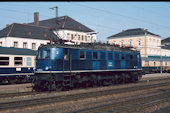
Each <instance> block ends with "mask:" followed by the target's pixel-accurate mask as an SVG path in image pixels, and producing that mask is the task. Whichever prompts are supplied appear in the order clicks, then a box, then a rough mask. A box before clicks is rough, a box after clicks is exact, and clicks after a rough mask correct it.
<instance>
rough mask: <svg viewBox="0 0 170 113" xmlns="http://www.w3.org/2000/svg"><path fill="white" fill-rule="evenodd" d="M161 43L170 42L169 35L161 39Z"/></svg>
mask: <svg viewBox="0 0 170 113" xmlns="http://www.w3.org/2000/svg"><path fill="white" fill-rule="evenodd" d="M161 43H170V37H168V38H165V39H162V40H161Z"/></svg>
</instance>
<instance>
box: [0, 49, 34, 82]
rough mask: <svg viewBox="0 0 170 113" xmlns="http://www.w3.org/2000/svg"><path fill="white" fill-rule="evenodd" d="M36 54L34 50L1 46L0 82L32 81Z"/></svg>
mask: <svg viewBox="0 0 170 113" xmlns="http://www.w3.org/2000/svg"><path fill="white" fill-rule="evenodd" d="M35 56H36V51H34V50H30V49H23V48H13V47H0V84H6V83H11V84H12V83H24V82H30V76H32V75H34V68H35Z"/></svg>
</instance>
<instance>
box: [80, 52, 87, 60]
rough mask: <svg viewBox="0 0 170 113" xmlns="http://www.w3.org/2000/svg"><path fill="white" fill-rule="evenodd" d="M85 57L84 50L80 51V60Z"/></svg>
mask: <svg viewBox="0 0 170 113" xmlns="http://www.w3.org/2000/svg"><path fill="white" fill-rule="evenodd" d="M85 59H86V53H85V51H80V60H85Z"/></svg>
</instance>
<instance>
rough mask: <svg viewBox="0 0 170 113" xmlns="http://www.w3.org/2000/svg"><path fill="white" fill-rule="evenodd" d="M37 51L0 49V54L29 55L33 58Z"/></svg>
mask: <svg viewBox="0 0 170 113" xmlns="http://www.w3.org/2000/svg"><path fill="white" fill-rule="evenodd" d="M36 52H37V51H34V50H31V49H25V48H14V47H0V54H8V55H31V56H35V55H36Z"/></svg>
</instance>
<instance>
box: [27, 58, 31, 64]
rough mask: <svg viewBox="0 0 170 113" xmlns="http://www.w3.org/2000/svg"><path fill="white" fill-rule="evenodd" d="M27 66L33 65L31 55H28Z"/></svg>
mask: <svg viewBox="0 0 170 113" xmlns="http://www.w3.org/2000/svg"><path fill="white" fill-rule="evenodd" d="M27 66H31V57H27Z"/></svg>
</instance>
